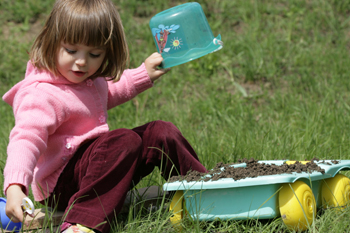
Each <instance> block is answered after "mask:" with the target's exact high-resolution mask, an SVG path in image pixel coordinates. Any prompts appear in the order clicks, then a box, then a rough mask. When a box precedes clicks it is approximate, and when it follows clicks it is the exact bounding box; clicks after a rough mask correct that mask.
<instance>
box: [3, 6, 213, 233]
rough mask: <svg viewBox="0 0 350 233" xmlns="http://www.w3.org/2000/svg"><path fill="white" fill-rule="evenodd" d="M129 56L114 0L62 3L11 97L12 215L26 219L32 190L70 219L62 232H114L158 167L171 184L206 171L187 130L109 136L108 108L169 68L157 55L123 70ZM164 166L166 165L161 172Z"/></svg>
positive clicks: (159, 125)
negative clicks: (130, 198)
mask: <svg viewBox="0 0 350 233" xmlns="http://www.w3.org/2000/svg"><path fill="white" fill-rule="evenodd" d="M127 60H128V48H127V44H126V40H125V36H124V31H123V27H122V24H121V21H120V18H119V15H118V13H117V11H116V9H115V7H114V5H113V4H112V3H111V2H110V0H58V1H57V2H56V3H55V5H54V8H53V10H52V12H51V14H50V16H49V18H48V20H47V22H46V24H45V26H44V28H43V30H42V31H41V33H40V34H39V36H38V37H37V39H36V40H35V42H34V44H33V47H32V49H31V51H30V61H29V62H28V64H27V71H26V75H25V79H24V80H23V81H21V82H19V83H18V84H16V85H15V86H14V87H13V88H12V89H11V90H10V91H9V92H7V93H6V94H5V95H4V96H3V99H4V101H6V102H7V103H8V104H9V105H11V106H12V107H13V112H14V116H15V120H16V124H15V126H14V128H13V129H12V131H11V134H10V142H9V145H8V149H7V154H8V158H7V162H6V166H5V169H4V177H5V178H4V179H5V180H4V192H5V194H6V196H7V204H6V214H7V215H8V217H9V218H12V220H13V221H14V222H17V221H21V220H22V219H23V212H22V209H21V201H22V199H23V198H24V197H25V196H26V195H28V189H29V185H30V184H31V187H32V192H33V195H34V198H35V200H36V201H39V202H41V203H42V204H45V203H47V204H48V205H50V206H53V207H57V209H58V210H65V211H66V214H67V216H66V218H65V222H64V223H63V225H62V226H61V230H62V231H66V232H72V231H73V232H81V231H90V229H93V230H95V231H100V232H108V231H109V230H110V223H111V222H112V221H113V219H114V217H115V216H116V215H117V214H118V212H119V211H120V209H121V207H122V205H123V203H124V200H125V197H126V194H127V192H128V191H129V190H130V188H132V187H133V186H134V185H136V184H137V183H138V182H139V181H140V179H141V178H142V177H144V176H147V175H148V174H150V173H151V172H152V170H153V168H154V167H155V166H157V167H159V168H160V169H161V172H162V175H163V177H164V178H165V179H167V178H169V176H172V175H178V173H180V174H181V175H185V174H186V173H187V171H189V170H190V169H192V170H197V171H200V172H206V169H205V167H204V166H203V165H202V164H201V163H200V162H199V160H198V157H197V155H196V153H195V152H194V150H193V149H192V147H191V146H190V145H189V143H188V142H187V141H186V139H185V138H184V137H183V136H182V134H181V133H180V132H179V130H178V129H177V128H176V127H175V126H174V125H173V124H171V123H169V122H163V121H155V122H150V123H147V124H145V125H143V126H140V127H137V128H134V129H132V130H130V129H116V130H112V131H109V128H108V125H107V123H106V120H107V110H108V109H110V108H113V107H115V106H117V105H120V104H122V103H124V102H126V101H128V100H130V99H132V98H133V97H135V96H136V95H137V94H139V93H141V92H143V91H144V90H146V89H148V88H150V87H152V85H153V81H155V80H156V79H158V78H159V77H160V76H161V75H163V74H164V73H166V71H167V70H162V69H157V66H158V65H160V64H161V62H162V57H161V56H160V54H158V53H154V54H152V55H151V56H149V57H148V58H147V59H146V60H145V62H144V63H143V64H142V65H141V66H140V67H138V68H136V69H132V70H124V69H125V67H126V63H127ZM161 164H163V165H164V164H165V165H164V166H163V167H161Z"/></svg>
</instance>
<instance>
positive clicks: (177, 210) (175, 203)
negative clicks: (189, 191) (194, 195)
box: [169, 191, 184, 225]
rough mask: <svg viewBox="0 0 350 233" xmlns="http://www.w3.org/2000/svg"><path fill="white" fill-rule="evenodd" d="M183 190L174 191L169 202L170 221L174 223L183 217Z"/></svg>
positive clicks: (176, 223) (177, 222)
mask: <svg viewBox="0 0 350 233" xmlns="http://www.w3.org/2000/svg"><path fill="white" fill-rule="evenodd" d="M183 207H184V203H183V191H176V193H175V195H174V197H173V199H172V200H171V203H170V208H169V210H170V211H172V212H173V215H172V217H170V221H171V223H172V224H174V225H178V224H179V223H180V222H181V220H182V219H183V215H184V208H183Z"/></svg>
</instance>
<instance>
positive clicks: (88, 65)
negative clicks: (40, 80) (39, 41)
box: [57, 41, 106, 83]
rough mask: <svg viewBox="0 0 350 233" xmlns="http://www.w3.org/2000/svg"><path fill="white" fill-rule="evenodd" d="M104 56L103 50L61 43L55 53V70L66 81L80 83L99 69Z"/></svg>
mask: <svg viewBox="0 0 350 233" xmlns="http://www.w3.org/2000/svg"><path fill="white" fill-rule="evenodd" d="M105 55H106V51H105V49H104V48H96V47H91V46H86V45H82V44H74V45H71V44H65V43H64V42H63V41H62V42H61V45H60V46H59V48H58V53H57V69H58V71H59V72H60V74H61V75H62V76H64V77H65V78H66V79H67V80H68V81H71V82H72V83H80V82H82V81H84V80H86V79H87V78H89V77H90V76H91V75H93V74H94V73H95V72H96V71H97V70H98V69H99V68H100V66H101V64H102V62H103V60H104V57H105Z"/></svg>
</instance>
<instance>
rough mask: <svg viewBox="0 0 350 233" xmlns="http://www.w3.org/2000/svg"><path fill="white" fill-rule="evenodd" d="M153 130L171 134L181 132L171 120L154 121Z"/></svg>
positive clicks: (162, 133)
mask: <svg viewBox="0 0 350 233" xmlns="http://www.w3.org/2000/svg"><path fill="white" fill-rule="evenodd" d="M152 124H153V126H152V130H153V131H155V132H157V133H158V134H160V135H164V136H171V135H174V134H179V133H180V131H179V129H178V128H177V127H176V126H175V125H174V124H173V123H171V122H168V121H161V120H158V121H153V122H152Z"/></svg>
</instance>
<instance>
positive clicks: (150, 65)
mask: <svg viewBox="0 0 350 233" xmlns="http://www.w3.org/2000/svg"><path fill="white" fill-rule="evenodd" d="M162 61H163V57H162V55H160V54H159V53H153V54H152V55H151V56H149V57H148V58H147V59H146V60H145V66H146V70H147V73H148V76H149V77H150V79H151V80H152V82H153V81H155V80H157V79H158V78H159V77H160V76H162V75H163V74H165V73H166V72H168V71H169V70H170V68H168V69H158V68H157V67H158V66H159V65H160V64H161V63H162Z"/></svg>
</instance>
